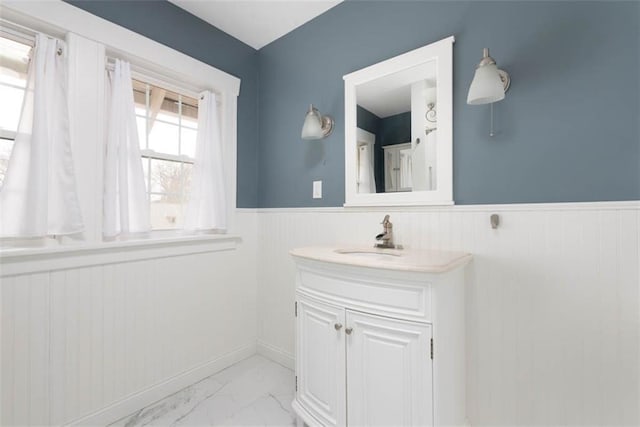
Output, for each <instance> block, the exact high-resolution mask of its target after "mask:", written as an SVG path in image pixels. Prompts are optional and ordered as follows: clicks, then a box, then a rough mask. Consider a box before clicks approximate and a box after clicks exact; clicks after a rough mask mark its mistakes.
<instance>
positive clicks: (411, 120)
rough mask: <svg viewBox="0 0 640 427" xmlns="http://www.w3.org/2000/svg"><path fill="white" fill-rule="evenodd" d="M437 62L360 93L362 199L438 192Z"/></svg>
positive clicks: (381, 80)
mask: <svg viewBox="0 0 640 427" xmlns="http://www.w3.org/2000/svg"><path fill="white" fill-rule="evenodd" d="M436 70H437V62H436V60H433V61H429V62H426V63H424V64H420V65H417V66H415V67H411V68H407V69H405V70H402V71H400V72H397V73H393V74H390V75H386V76H384V77H380V78H378V79H375V80H371V81H369V82H366V83H363V84H360V85H358V86H357V87H356V102H357V112H356V115H357V120H356V122H357V123H356V126H357V127H358V129H357V144H358V166H357V169H358V173H357V176H358V178H357V179H358V183H357V186H358V193H388V192H398V191H432V190H435V189H436V188H437V180H436V176H437V173H436V169H437V161H436V147H437V138H438V132H437V127H438V117H437V109H438V104H437V99H436V94H437V79H436Z"/></svg>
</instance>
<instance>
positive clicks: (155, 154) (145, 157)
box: [109, 59, 200, 233]
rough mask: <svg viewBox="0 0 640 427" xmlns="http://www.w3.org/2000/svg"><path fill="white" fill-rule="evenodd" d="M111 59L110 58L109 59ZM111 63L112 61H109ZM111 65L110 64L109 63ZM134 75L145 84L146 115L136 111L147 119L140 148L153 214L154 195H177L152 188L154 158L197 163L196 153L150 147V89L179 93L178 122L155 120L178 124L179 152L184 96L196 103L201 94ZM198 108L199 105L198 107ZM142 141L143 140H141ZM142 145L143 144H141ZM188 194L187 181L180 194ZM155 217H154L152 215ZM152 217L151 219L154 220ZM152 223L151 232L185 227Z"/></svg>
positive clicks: (140, 75)
mask: <svg viewBox="0 0 640 427" xmlns="http://www.w3.org/2000/svg"><path fill="white" fill-rule="evenodd" d="M109 61H110V59H109ZM109 64H110V63H109ZM109 67H110V65H109ZM131 74H132V76H131V78H132V79H133V80H136V81H138V82H139V83H142V84H144V85H145V107H144V108H145V116H144V117H141V116H139V115H138V114H137V113H136V118H143V119H144V120H145V129H144V135H145V138H146V140H145V144H144V146H145V148H142V147H141V148H140V157H141V160H142V161H143V162H145V161H147V162H148V163H147V167H146V177H145V180H146V183H147V188H146V190H147V201H148V203H149V214H150V215H152V212H151V210H152V203H153V201H152V197H153V196H154V195H155V196H163V195H164V196H171V195H175V194H174V193H163V192H156V191H153V189H152V180H151V174H152V170H151V163H152V160H161V161H167V162H176V163H180V167H181V168H182V167H184V166H183V165H184V164H190V165H191V166H192V167H193V165H194V164H195V153H194V157H189V156H187V155H184V154H177V155H175V154H170V153H166V152H162V151H157V150H153V149H151V148H149V143H150V141H149V136H150V132H149V129H148V128H147V126H148V125H149V116H148V115H149V108H150V104H149V102H150V98H149V89H150V87H156V88H160V89H164V90H167V91H169V92H173V93H175V94H177V95H178V98H179V100H178V102H179V103H178V124H177V125H176V124H174V123H169V122H166V121H163V120H162V119H159V118H157V117H156V118H155V119H154V121H159V122H160V123H166V124H169V125H171V126H177V127H178V150H177V152H178V153H181V152H182V129H183V124H182V105H183V103H182V97H188V98H191V99H193V100H195V101H196V103H197V102H198V100H199V98H200V94H196V93H195V92H193V91H191V90H190V89H188V88H183V87H180V86H179V84H178V83H168V82H164V81H160V80H158V79H157V78H152V77H148V76H147V75H145V74H144V72H142V71H132V73H131ZM134 90H135V89H134ZM196 108H197V107H196ZM196 126H197V118H196ZM185 128H187V129H192V130H194V129H193V128H190V127H185ZM195 130H196V132H197V127H196V129H195ZM138 134H140V129H138ZM139 142H140V143H141V141H139ZM140 145H142V144H140ZM143 167H144V166H143ZM185 194H186V191H185V183H184V182H183V183H181V188H180V195H181V196H182V197H184V196H185ZM181 208H182V211H183V212H182V213H183V215H184V210H185V208H186V206H185V204H184V203H182V206H181ZM152 218H153V217H152ZM152 218H151V220H152ZM150 225H151V232H152V233H153V232H170V231H178V230H183V229H184V224H183V226H182V227H172V228H154V227H153V223H152V222H151V223H150Z"/></svg>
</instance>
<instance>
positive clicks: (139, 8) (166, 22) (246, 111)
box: [65, 0, 258, 208]
mask: <svg viewBox="0 0 640 427" xmlns="http://www.w3.org/2000/svg"><path fill="white" fill-rule="evenodd" d="M65 1H67V3H71V4H73V5H74V6H77V7H79V8H81V9H84V10H86V11H87V12H91V13H92V14H94V15H97V16H99V17H101V18H104V19H106V20H108V21H111V22H114V23H116V24H118V25H121V26H123V27H125V28H128V29H130V30H132V31H135V32H137V33H139V34H142V35H144V36H146V37H149V38H150V39H153V40H155V41H157V42H159V43H162V44H164V45H166V46H169V47H171V48H173V49H175V50H178V51H180V52H182V53H184V54H186V55H189V56H191V57H193V58H196V59H198V60H200V61H202V62H204V63H207V64H209V65H212V66H214V67H216V68H218V69H220V70H223V71H226V72H227V73H229V74H232V75H234V76H236V77H239V78H240V79H242V83H241V84H240V97H239V98H238V191H237V196H238V202H237V205H238V207H241V208H254V207H256V206H257V203H258V150H257V147H258V130H257V129H258V128H257V127H258V114H257V110H256V108H257V91H258V74H257V71H258V54H257V51H256V50H255V49H253V48H252V47H250V46H248V45H246V44H244V43H242V42H241V41H239V40H237V39H235V38H233V37H231V36H230V35H228V34H227V33H225V32H223V31H221V30H218V29H217V28H215V27H213V26H211V25H210V24H208V23H207V22H205V21H202V20H200V19H198V18H196V17H195V16H193V15H191V14H189V13H188V12H186V11H184V10H183V9H180V8H179V7H177V6H174V5H173V4H171V3H169V2H166V1H101V0H98V1H69V0H65Z"/></svg>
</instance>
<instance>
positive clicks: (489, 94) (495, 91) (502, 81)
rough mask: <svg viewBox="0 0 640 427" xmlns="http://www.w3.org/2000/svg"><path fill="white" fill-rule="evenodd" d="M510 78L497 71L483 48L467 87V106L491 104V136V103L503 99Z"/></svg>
mask: <svg viewBox="0 0 640 427" xmlns="http://www.w3.org/2000/svg"><path fill="white" fill-rule="evenodd" d="M510 84H511V78H510V77H509V73H507V72H506V71H504V70H500V69H498V66H497V65H496V61H495V59H493V58H492V57H491V56H489V49H488V48H486V47H485V48H484V49H483V52H482V60H480V63H479V64H478V66H477V67H476V72H475V74H474V76H473V81H471V86H469V94H468V95H467V104H469V105H482V104H491V131H490V133H489V135H490V136H493V135H494V133H493V103H494V102H498V101H501V100H503V99H504V94H505V92H506V91H507V90H508V89H509V86H510Z"/></svg>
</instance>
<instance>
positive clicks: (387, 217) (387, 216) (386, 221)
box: [380, 215, 390, 224]
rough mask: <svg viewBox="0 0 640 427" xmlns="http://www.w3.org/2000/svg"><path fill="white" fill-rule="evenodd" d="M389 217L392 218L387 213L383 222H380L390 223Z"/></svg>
mask: <svg viewBox="0 0 640 427" xmlns="http://www.w3.org/2000/svg"><path fill="white" fill-rule="evenodd" d="M389 218H390V216H389V215H385V216H384V219H383V220H382V222H381V223H380V224H388V223H389Z"/></svg>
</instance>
